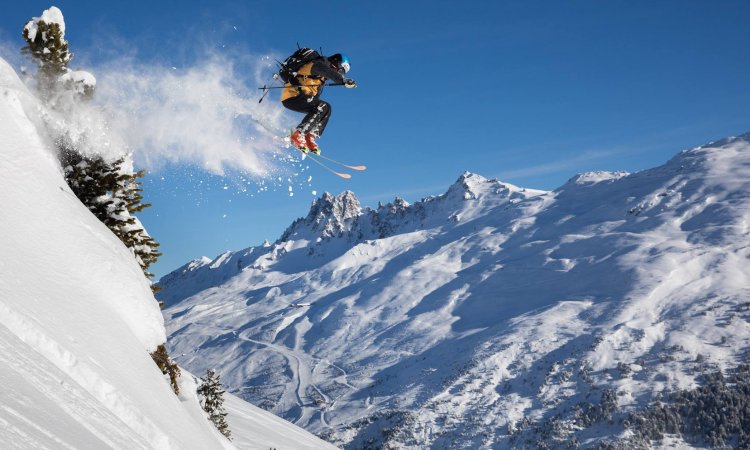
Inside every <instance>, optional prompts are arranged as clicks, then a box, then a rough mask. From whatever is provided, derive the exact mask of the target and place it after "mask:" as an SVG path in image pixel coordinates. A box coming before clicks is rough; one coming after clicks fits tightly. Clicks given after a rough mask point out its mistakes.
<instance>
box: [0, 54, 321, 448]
mask: <svg viewBox="0 0 750 450" xmlns="http://www.w3.org/2000/svg"><path fill="white" fill-rule="evenodd" d="M43 113H44V106H43V105H41V104H40V103H39V102H38V101H37V100H36V98H35V97H34V95H32V93H31V92H29V90H28V89H27V88H26V87H25V86H24V85H23V83H22V82H21V80H20V79H19V78H18V76H17V75H16V73H15V72H14V70H13V69H12V68H11V67H10V66H9V65H8V64H7V63H6V62H5V61H4V60H2V59H0V192H1V193H0V199H1V200H2V204H3V208H4V212H3V216H2V220H0V249H2V260H1V261H0V274H1V275H0V380H2V383H3V390H2V392H0V447H2V448H4V449H5V448H13V449H34V450H36V449H41V448H50V449H58V448H68V449H70V448H76V449H105V448H113V449H128V450H130V449H181V450H182V449H196V450H197V449H201V450H203V449H221V448H235V447H234V446H233V445H232V444H231V443H230V442H229V441H227V440H226V439H225V438H224V437H223V436H221V435H220V434H219V433H218V432H217V431H216V430H215V429H214V428H213V427H212V426H211V424H210V423H209V421H208V420H207V418H206V415H205V413H204V412H203V411H202V410H201V408H200V405H199V403H198V400H197V398H196V394H195V388H196V386H195V383H193V382H192V381H191V380H190V379H189V378H188V377H183V378H182V379H181V380H182V381H181V393H180V396H179V397H177V396H175V395H174V393H173V392H172V390H171V388H170V386H169V384H168V382H167V380H165V379H164V377H163V376H162V374H161V372H160V371H159V369H158V368H157V367H156V365H155V364H154V362H153V361H152V359H151V357H150V356H149V352H150V351H153V350H154V349H155V347H156V346H157V345H159V344H162V343H163V342H164V341H165V339H166V333H165V330H164V322H163V318H162V315H161V312H160V311H159V307H158V306H157V303H156V301H155V299H154V297H153V294H152V293H151V289H150V286H149V283H148V281H147V280H146V278H145V277H144V275H143V272H142V270H141V268H140V266H139V265H138V264H137V263H136V261H135V259H134V258H133V255H132V254H131V253H130V252H129V251H128V250H127V249H126V248H125V246H124V245H123V244H122V243H121V242H120V241H119V240H118V238H117V237H115V236H114V234H112V232H111V231H110V230H109V229H108V228H107V227H106V226H105V225H103V224H102V223H100V222H99V220H98V219H96V217H95V216H94V215H93V214H91V212H90V211H89V210H88V209H86V207H84V206H83V205H82V204H81V203H80V202H79V201H78V199H77V198H76V197H75V195H74V194H73V193H72V192H71V190H70V189H69V187H68V186H67V185H66V183H65V180H64V178H63V175H62V170H61V168H60V165H59V161H58V158H57V155H56V154H55V150H54V147H53V146H52V145H51V143H50V142H49V139H48V138H47V137H46V133H45V130H44V126H43V124H42V122H41V121H39V120H38V116H39V115H41V114H43ZM229 404H230V406H229V410H230V412H231V414H233V415H234V417H230V421H231V423H232V427H234V430H233V431H235V432H236V433H237V441H236V442H237V444H240V445H241V446H239V445H238V447H239V448H258V449H268V448H270V447H272V446H277V447H278V448H299V449H319V448H332V447H328V446H327V444H325V443H323V442H322V441H320V440H319V439H316V438H315V437H314V436H312V435H310V434H309V433H307V432H305V431H304V430H301V429H299V428H297V427H294V426H293V425H291V424H288V423H286V422H283V421H281V420H279V419H277V418H275V417H272V416H271V415H270V414H269V413H267V412H264V411H259V410H258V409H257V408H254V407H252V406H250V405H248V404H247V403H245V402H242V401H240V400H238V399H236V398H232V399H230V400H229Z"/></svg>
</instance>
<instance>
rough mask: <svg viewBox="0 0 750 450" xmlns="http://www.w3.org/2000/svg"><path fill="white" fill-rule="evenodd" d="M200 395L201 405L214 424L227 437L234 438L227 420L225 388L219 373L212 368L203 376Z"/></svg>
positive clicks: (199, 390) (199, 389)
mask: <svg viewBox="0 0 750 450" xmlns="http://www.w3.org/2000/svg"><path fill="white" fill-rule="evenodd" d="M198 395H199V396H200V401H201V406H202V407H203V410H204V411H206V412H207V413H208V418H209V420H210V421H211V422H212V423H213V424H214V426H215V427H216V429H217V430H219V431H220V432H221V434H223V435H224V436H226V437H227V439H231V438H232V432H231V431H230V430H229V425H228V424H227V421H226V416H227V413H226V410H225V409H224V390H223V389H222V385H221V380H220V379H219V374H217V373H216V372H214V371H213V370H212V369H208V370H206V376H205V377H202V378H201V384H200V385H199V386H198Z"/></svg>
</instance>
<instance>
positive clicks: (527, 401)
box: [161, 135, 750, 448]
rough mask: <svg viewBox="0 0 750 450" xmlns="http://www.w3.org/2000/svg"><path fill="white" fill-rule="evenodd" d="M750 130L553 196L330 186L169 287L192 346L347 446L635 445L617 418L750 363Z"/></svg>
mask: <svg viewBox="0 0 750 450" xmlns="http://www.w3.org/2000/svg"><path fill="white" fill-rule="evenodd" d="M748 141H750V135H744V136H740V137H737V138H729V139H726V140H723V141H720V142H716V143H712V144H710V145H706V146H703V147H699V148H695V149H691V150H687V151H684V152H681V153H680V154H678V155H676V156H675V157H674V158H673V159H672V160H670V161H669V162H667V163H666V164H665V165H663V166H660V167H657V168H654V169H651V170H646V171H642V172H638V173H635V174H627V173H622V172H613V173H610V172H597V173H587V174H581V175H578V176H576V177H574V178H572V179H571V180H570V181H569V182H568V183H566V184H565V185H563V186H561V187H560V188H559V189H557V190H555V191H552V192H540V191H530V190H524V189H520V188H517V187H514V186H511V185H508V184H504V183H501V182H499V181H495V180H486V179H484V178H482V177H480V176H478V175H474V174H464V175H462V176H461V177H460V178H459V180H458V181H457V182H456V183H455V184H454V185H453V186H451V187H450V188H449V190H448V191H447V192H446V193H445V194H444V195H441V196H438V197H431V198H428V199H425V200H423V201H420V202H417V203H415V204H413V205H408V204H407V203H406V202H404V201H403V200H398V199H397V201H395V202H394V203H392V204H388V205H384V206H380V207H379V208H377V209H375V210H373V209H369V208H363V207H362V206H361V205H360V204H359V202H358V201H357V199H356V197H355V196H354V194H353V193H351V192H345V193H343V194H342V195H340V196H336V197H334V196H331V195H328V194H327V195H325V196H323V197H322V198H320V199H318V200H317V201H316V202H315V203H314V204H313V206H312V208H311V210H310V212H309V214H308V215H307V217H305V218H302V219H299V220H298V221H296V222H295V223H293V224H292V225H291V226H290V227H289V229H287V231H286V232H284V233H283V235H282V237H281V238H280V239H279V241H278V242H276V243H275V244H273V245H266V246H261V247H252V248H249V249H246V250H242V251H238V252H229V253H226V254H223V255H221V256H220V257H218V258H216V259H214V260H210V259H208V258H203V259H199V260H195V261H193V262H191V263H189V264H187V265H185V266H184V267H182V268H180V269H179V270H177V271H175V272H174V273H172V274H170V275H168V276H166V277H164V279H163V280H162V282H161V284H162V286H163V287H165V288H166V290H165V291H164V292H163V294H162V296H163V299H164V300H165V301H167V304H168V308H167V309H166V310H165V314H166V318H167V331H168V333H169V335H170V342H171V343H172V347H173V352H174V353H175V354H177V355H180V356H179V357H178V360H179V361H180V362H181V363H182V364H185V365H186V366H187V367H189V368H191V369H192V370H196V371H197V370H204V368H205V367H214V368H216V369H217V370H218V371H219V372H220V373H221V374H222V379H223V380H224V382H225V383H226V384H227V385H228V386H229V387H230V388H231V390H232V391H233V392H234V393H236V394H237V395H240V396H241V397H243V398H245V399H247V400H250V401H251V402H253V403H255V404H258V405H260V406H262V407H264V408H267V409H270V410H271V411H273V412H275V413H277V414H279V415H281V416H282V417H284V418H286V419H288V420H290V421H292V422H294V423H296V424H298V425H301V426H304V427H305V428H307V429H308V430H310V431H313V432H315V433H317V434H321V435H324V436H325V437H326V438H327V439H330V440H331V441H333V442H336V443H338V444H341V445H344V446H346V447H347V448H368V447H381V446H386V447H388V446H391V447H398V448H427V447H431V448H507V447H523V446H529V447H532V448H533V447H535V446H537V445H541V444H540V443H546V444H545V445H547V444H548V445H551V446H554V445H560V446H563V447H564V446H567V445H569V444H570V445H573V444H574V443H576V442H578V443H582V444H586V443H588V444H591V443H593V442H595V441H598V440H601V439H603V438H610V439H616V438H622V437H627V436H628V433H630V432H628V431H625V430H624V428H623V426H622V425H621V422H620V421H619V420H614V419H613V420H614V421H612V422H611V423H610V420H609V418H610V417H615V418H618V419H622V418H624V417H625V415H626V414H627V413H628V412H630V411H635V410H638V409H641V408H642V407H643V406H645V405H646V404H647V403H648V402H650V401H651V400H653V399H654V398H656V397H657V395H658V394H659V393H661V392H669V391H673V390H675V389H678V388H690V387H693V386H695V384H696V380H697V379H698V377H699V376H700V375H701V373H702V372H704V371H706V370H714V369H723V368H731V367H734V366H736V365H737V364H738V363H740V362H741V361H743V360H744V358H745V357H746V355H747V353H748V345H749V344H750V311H748V310H749V309H750V308H748V303H747V302H748V290H749V289H750V288H748V286H750V264H748V257H750V251H748V248H750V245H749V244H748V242H749V241H748V223H750V142H748ZM631 434H632V433H631ZM670 439H671V440H670V442H671V443H672V444H665V445H674V446H676V447H683V448H684V447H685V445H687V444H686V443H685V442H683V441H682V440H681V438H680V437H670Z"/></svg>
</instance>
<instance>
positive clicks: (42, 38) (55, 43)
mask: <svg viewBox="0 0 750 450" xmlns="http://www.w3.org/2000/svg"><path fill="white" fill-rule="evenodd" d="M43 17H60V18H61V17H62V13H61V12H60V10H59V9H58V8H56V7H54V6H53V7H51V8H50V9H48V10H46V11H44V13H43V14H42V17H41V18H40V17H35V18H33V19H32V20H30V21H29V22H28V23H27V24H26V26H24V27H23V38H24V39H25V40H26V43H27V44H28V45H27V46H26V47H24V48H23V51H24V52H26V53H29V54H31V56H32V57H33V59H34V61H35V62H36V63H37V66H38V67H39V73H38V76H37V81H38V82H39V88H40V91H41V92H42V93H43V94H44V95H45V96H49V95H51V93H52V90H53V86H54V84H55V83H56V82H57V80H58V79H59V78H60V77H61V76H62V75H64V74H65V73H66V72H67V68H68V64H69V63H70V61H71V60H72V59H73V54H72V53H70V51H69V50H68V41H67V40H65V30H64V29H63V28H62V27H61V26H60V23H57V22H55V21H52V20H49V19H48V21H45V20H44V19H43Z"/></svg>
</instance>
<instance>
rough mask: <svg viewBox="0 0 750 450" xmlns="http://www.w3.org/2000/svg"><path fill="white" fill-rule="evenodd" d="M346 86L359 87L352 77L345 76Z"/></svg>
mask: <svg viewBox="0 0 750 450" xmlns="http://www.w3.org/2000/svg"><path fill="white" fill-rule="evenodd" d="M344 86H345V87H348V88H350V89H351V88H355V87H357V82H356V81H354V80H352V79H351V78H344Z"/></svg>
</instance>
